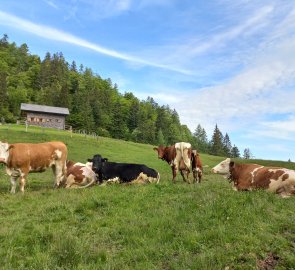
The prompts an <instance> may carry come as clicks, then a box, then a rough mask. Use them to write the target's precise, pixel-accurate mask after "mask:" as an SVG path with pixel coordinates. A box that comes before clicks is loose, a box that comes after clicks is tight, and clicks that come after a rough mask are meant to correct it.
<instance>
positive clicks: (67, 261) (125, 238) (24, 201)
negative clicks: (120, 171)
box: [0, 125, 295, 270]
mask: <svg viewBox="0 0 295 270" xmlns="http://www.w3.org/2000/svg"><path fill="white" fill-rule="evenodd" d="M53 140H60V141H63V142H65V143H66V145H67V147H68V151H69V153H68V158H69V159H71V160H74V161H80V162H85V161H86V159H87V158H91V157H92V156H93V154H97V153H99V154H101V155H102V156H104V157H107V158H109V160H111V161H117V162H130V163H143V164H146V165H147V166H149V167H152V168H154V169H156V170H158V171H159V172H160V174H161V180H160V183H159V184H158V185H156V184H150V185H109V186H94V187H91V188H88V189H79V190H76V189H72V190H67V189H53V174H52V172H51V171H50V170H48V171H47V172H44V173H34V174H33V173H32V174H29V177H28V180H27V184H26V188H25V194H21V193H20V192H19V190H18V189H17V193H16V194H15V195H11V194H10V193H9V191H10V181H9V177H8V176H7V175H6V174H5V168H4V166H3V165H0V269H50V270H52V269H83V270H84V269H120V270H121V269H122V270H123V269H202V270H204V269H205V270H206V269H227V270H229V269H235V270H236V269H274V267H275V269H295V217H294V211H295V197H291V198H288V199H282V198H280V197H278V196H277V195H275V194H271V193H268V192H265V191H253V192H235V191H233V190H232V189H231V185H230V184H229V183H228V182H227V181H226V180H225V179H224V178H223V177H222V176H220V175H213V174H211V172H210V169H211V168H212V167H213V166H214V165H216V164H217V163H218V162H220V161H221V160H223V159H224V158H222V157H215V156H210V155H205V154H201V159H202V162H203V165H205V167H204V177H203V181H202V183H201V184H186V183H184V182H183V181H182V179H181V177H180V175H179V176H178V178H177V182H176V184H173V183H172V182H171V171H170V170H171V169H170V167H169V166H168V164H167V163H165V162H164V161H162V160H159V159H158V158H157V154H156V152H155V151H153V149H152V148H153V147H154V146H152V145H146V144H137V143H133V142H127V141H121V140H114V139H110V138H103V137H99V138H91V137H88V136H86V137H85V136H84V135H79V134H73V136H72V137H71V134H70V133H69V132H64V131H56V130H50V129H40V128H33V127H29V130H28V132H25V128H24V127H23V126H16V125H4V126H0V141H8V142H10V143H14V142H36V143H37V142H45V141H53ZM241 162H244V161H243V160H241ZM248 162H249V161H248ZM251 162H253V161H251ZM254 162H255V163H259V164H263V165H276V166H283V167H288V168H292V169H295V166H294V163H288V162H281V161H265V160H263V161H262V160H255V161H254ZM270 254H271V255H274V256H275V258H276V259H275V260H274V261H272V262H270V263H269V264H271V263H273V266H270V267H273V268H261V267H262V266H263V265H264V266H265V265H266V266H267V263H268V262H269V260H268V259H267V258H269V256H270ZM274 265H276V266H274Z"/></svg>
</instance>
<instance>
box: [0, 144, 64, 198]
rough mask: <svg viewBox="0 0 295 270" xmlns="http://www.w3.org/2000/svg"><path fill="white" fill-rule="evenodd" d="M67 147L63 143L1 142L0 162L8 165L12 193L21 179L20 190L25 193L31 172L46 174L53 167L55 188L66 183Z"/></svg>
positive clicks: (7, 170)
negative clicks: (27, 178)
mask: <svg viewBox="0 0 295 270" xmlns="http://www.w3.org/2000/svg"><path fill="white" fill-rule="evenodd" d="M66 159H67V147H66V145H65V144H64V143H62V142H45V143H37V144H32V143H14V144H8V143H3V142H0V162H2V163H4V164H5V165H6V172H7V174H8V175H9V176H10V181H11V193H15V189H16V181H17V179H18V178H19V177H20V180H19V184H20V190H21V191H22V192H24V190H25V184H26V177H27V175H28V174H29V172H44V171H45V170H46V169H47V168H49V167H52V169H53V172H54V175H55V186H57V187H58V186H59V185H60V183H62V182H63V181H64V178H65V174H66Z"/></svg>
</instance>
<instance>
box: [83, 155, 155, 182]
mask: <svg viewBox="0 0 295 270" xmlns="http://www.w3.org/2000/svg"><path fill="white" fill-rule="evenodd" d="M88 161H89V162H92V170H93V171H94V172H95V173H96V174H97V175H98V180H99V182H100V183H103V181H106V182H107V183H111V182H118V183H138V184H144V183H159V181H160V174H159V173H158V172H157V171H156V170H154V169H152V168H149V167H147V166H146V165H143V164H129V163H116V162H108V159H107V158H103V157H102V156H101V155H94V156H93V158H92V159H88Z"/></svg>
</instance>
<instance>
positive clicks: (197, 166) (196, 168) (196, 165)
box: [191, 150, 203, 183]
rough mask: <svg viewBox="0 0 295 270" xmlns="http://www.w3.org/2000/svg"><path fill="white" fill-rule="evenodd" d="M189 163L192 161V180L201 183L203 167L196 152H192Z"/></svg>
mask: <svg viewBox="0 0 295 270" xmlns="http://www.w3.org/2000/svg"><path fill="white" fill-rule="evenodd" d="M191 161H192V171H193V176H194V180H195V181H196V182H197V183H201V181H202V175H203V166H202V161H201V158H200V155H199V153H198V152H197V150H192V159H191Z"/></svg>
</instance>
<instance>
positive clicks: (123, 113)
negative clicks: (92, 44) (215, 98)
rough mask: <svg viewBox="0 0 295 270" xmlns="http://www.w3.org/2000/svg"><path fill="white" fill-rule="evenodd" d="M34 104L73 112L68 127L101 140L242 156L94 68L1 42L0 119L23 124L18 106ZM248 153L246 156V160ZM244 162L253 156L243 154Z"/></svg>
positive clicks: (222, 138) (226, 141) (224, 139)
mask: <svg viewBox="0 0 295 270" xmlns="http://www.w3.org/2000/svg"><path fill="white" fill-rule="evenodd" d="M22 102H23V103H35V104H41V105H48V106H56V107H66V108H69V111H70V115H69V116H68V118H67V124H68V125H71V126H72V127H73V129H74V130H75V129H76V130H77V129H79V130H85V131H87V132H96V133H97V134H98V135H100V136H108V137H112V138H117V139H123V140H131V141H135V142H142V143H150V144H154V145H158V144H163V145H169V144H173V143H175V142H177V141H188V142H191V143H192V145H193V147H194V148H196V149H198V150H199V151H200V152H203V153H210V154H213V155H220V156H232V157H239V156H240V152H239V149H238V147H237V146H235V145H234V146H233V147H232V145H231V142H230V138H229V136H228V134H225V136H224V135H223V134H222V133H221V131H220V130H219V129H218V126H217V125H216V126H215V130H214V133H213V135H212V139H211V140H208V138H207V134H206V131H205V129H204V128H202V127H201V126H200V125H198V126H197V128H196V130H195V132H194V133H192V132H191V131H190V130H189V128H188V127H187V126H186V125H182V124H181V123H180V120H179V116H178V113H177V112H176V110H174V109H171V108H170V107H169V106H168V105H166V106H160V105H158V104H157V103H156V102H155V100H154V99H153V98H152V97H148V98H147V99H146V100H139V99H138V98H137V97H135V96H134V95H133V94H132V93H131V92H125V93H124V94H122V93H120V92H119V89H118V86H117V85H116V83H113V82H112V81H111V79H109V78H108V79H103V78H101V77H100V76H99V75H97V74H95V73H93V71H92V70H91V69H90V68H87V67H84V66H83V65H80V66H79V67H77V65H76V63H75V61H73V62H72V63H70V64H69V63H68V62H67V61H66V60H65V58H64V56H63V54H62V53H54V54H51V53H49V52H48V53H46V55H45V58H44V59H43V60H41V59H40V57H39V56H37V55H32V54H30V53H29V48H28V46H27V45H26V44H22V45H20V46H17V45H16V44H15V43H14V42H12V43H11V42H9V41H8V36H7V35H6V34H4V35H3V37H2V38H1V39H0V119H2V121H5V122H8V123H9V122H11V123H12V122H16V120H18V119H20V104H21V103H22ZM245 151H247V153H246V154H247V156H245ZM245 151H244V157H245V158H247V157H248V158H249V157H250V150H249V149H245Z"/></svg>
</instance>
